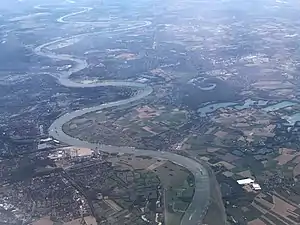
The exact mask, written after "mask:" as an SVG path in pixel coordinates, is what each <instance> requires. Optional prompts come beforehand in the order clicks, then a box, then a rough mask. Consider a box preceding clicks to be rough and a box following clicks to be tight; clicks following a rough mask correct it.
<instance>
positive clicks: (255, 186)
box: [252, 183, 261, 191]
mask: <svg viewBox="0 0 300 225" xmlns="http://www.w3.org/2000/svg"><path fill="white" fill-rule="evenodd" d="M252 187H253V189H254V190H256V191H258V190H261V187H260V185H259V184H257V183H253V184H252Z"/></svg>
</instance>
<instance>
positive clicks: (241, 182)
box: [236, 178, 254, 185]
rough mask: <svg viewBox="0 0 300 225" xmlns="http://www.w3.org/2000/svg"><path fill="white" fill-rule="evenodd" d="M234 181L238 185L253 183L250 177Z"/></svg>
mask: <svg viewBox="0 0 300 225" xmlns="http://www.w3.org/2000/svg"><path fill="white" fill-rule="evenodd" d="M236 182H238V184H240V185H244V184H251V183H254V180H253V179H251V178H246V179H242V180H237V181H236Z"/></svg>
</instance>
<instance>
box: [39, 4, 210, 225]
mask: <svg viewBox="0 0 300 225" xmlns="http://www.w3.org/2000/svg"><path fill="white" fill-rule="evenodd" d="M36 8H37V7H36ZM90 10H92V8H84V9H83V10H81V11H79V12H75V13H70V14H67V15H65V16H62V17H60V18H58V19H57V22H60V23H70V24H73V23H77V24H78V23H80V24H84V23H86V24H89V25H91V24H92V23H93V22H82V21H77V22H76V21H75V22H69V20H70V17H72V16H74V15H78V14H80V13H87V12H89V11H90ZM66 18H68V20H66ZM97 23H98V22H95V25H97ZM149 25H151V22H149V21H144V22H137V23H136V24H133V25H128V26H126V27H123V28H122V27H121V28H117V29H114V30H110V29H107V30H104V31H103V30H102V31H100V32H91V33H84V34H79V35H74V36H72V37H67V38H60V39H57V40H55V41H51V42H48V43H45V44H43V45H40V46H38V47H36V48H35V53H36V54H37V55H39V56H43V57H48V58H51V59H53V60H56V61H62V60H68V61H71V62H72V67H71V68H70V69H69V70H67V71H60V72H59V74H55V75H53V76H55V78H57V81H58V82H59V83H60V84H61V85H63V86H66V87H74V88H91V87H105V86H119V87H127V88H130V87H132V88H136V89H139V91H138V92H137V93H136V95H134V96H131V97H129V98H127V99H125V100H119V101H114V102H108V103H104V104H101V105H98V106H94V107H89V108H84V109H80V110H76V111H73V112H71V113H66V114H64V115H63V116H61V117H59V118H57V119H56V120H55V121H54V122H53V123H52V125H51V126H50V128H49V135H50V136H52V137H53V138H55V139H57V140H59V141H61V142H64V143H66V144H69V145H76V146H79V147H88V148H98V149H100V150H101V151H105V152H109V153H119V152H122V153H130V154H134V155H139V156H151V157H155V158H159V159H166V160H170V161H172V162H174V163H176V164H178V165H181V166H183V167H185V168H187V169H188V170H190V171H191V172H192V173H193V174H194V177H195V193H194V196H193V200H192V202H191V203H190V205H189V207H188V209H187V210H186V213H185V214H184V216H183V218H182V220H181V224H182V225H196V224H201V221H202V219H203V217H204V215H205V213H206V210H207V207H208V205H209V196H210V185H209V183H210V182H209V175H208V171H207V170H206V169H205V168H204V167H203V166H202V165H201V164H200V163H199V162H197V161H195V160H193V159H190V158H187V157H184V156H181V155H177V154H173V153H171V152H161V151H151V150H146V149H136V148H132V147H120V146H107V145H100V144H95V143H90V142H87V141H83V140H79V139H77V138H74V137H71V136H70V135H68V134H66V133H65V132H64V131H63V129H62V127H63V125H64V124H65V123H67V122H68V121H70V120H72V119H74V118H76V117H79V116H82V115H84V114H86V113H89V112H94V111H98V110H103V109H107V108H110V107H117V106H122V105H126V104H136V103H137V102H138V100H141V99H143V98H145V97H147V96H148V95H150V94H151V93H152V92H153V89H152V88H151V87H150V86H148V85H145V84H142V83H138V82H129V81H118V80H112V81H102V82H98V83H91V84H86V83H84V84H83V83H77V82H74V81H72V80H71V79H70V76H71V75H72V74H73V73H76V72H79V71H81V70H83V69H85V68H86V67H87V66H88V63H87V61H86V60H84V59H82V58H79V57H76V56H72V55H68V54H58V53H55V52H53V51H51V50H49V49H48V48H47V47H49V46H52V48H51V49H52V50H53V49H55V46H56V49H57V48H59V44H60V43H62V42H66V41H68V40H71V39H74V38H83V37H86V36H89V35H101V34H104V33H105V35H107V34H109V35H113V34H119V33H123V32H129V31H132V30H135V29H139V28H142V27H146V26H149ZM53 46H54V48H53ZM165 219H166V220H168V218H165Z"/></svg>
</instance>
